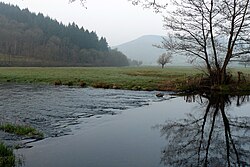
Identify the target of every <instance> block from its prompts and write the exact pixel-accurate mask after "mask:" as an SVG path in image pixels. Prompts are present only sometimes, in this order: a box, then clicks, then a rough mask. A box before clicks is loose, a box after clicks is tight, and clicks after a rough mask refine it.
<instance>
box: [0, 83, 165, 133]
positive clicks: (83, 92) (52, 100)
mask: <svg viewBox="0 0 250 167" xmlns="http://www.w3.org/2000/svg"><path fill="white" fill-rule="evenodd" d="M159 100H161V99H158V98H156V97H155V92H143V91H141V92H138V91H136V92H135V91H128V90H105V89H92V88H68V87H63V86H62V87H54V86H44V85H43V86H41V85H14V84H10V85H5V84H4V85H0V110H1V113H0V123H5V122H11V123H17V124H28V125H31V126H33V127H35V128H37V129H38V130H40V131H42V132H43V133H44V134H45V136H46V137H54V136H62V135H67V134H70V133H71V128H72V126H75V125H77V124H80V123H81V120H82V118H83V119H88V118H90V117H93V116H98V118H101V117H100V116H101V115H107V114H108V115H115V114H118V113H120V111H122V110H126V109H129V108H134V107H140V106H143V105H148V104H149V103H150V102H152V101H159ZM1 135H4V134H1Z"/></svg>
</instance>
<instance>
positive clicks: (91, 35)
mask: <svg viewBox="0 0 250 167" xmlns="http://www.w3.org/2000/svg"><path fill="white" fill-rule="evenodd" d="M0 27H1V29H0V66H88V67H91V66H127V65H128V64H129V63H128V59H127V57H126V56H125V55H124V54H123V53H121V52H119V51H118V50H114V49H111V48H110V47H109V46H108V43H107V41H106V38H105V37H101V38H99V37H98V36H97V34H96V32H94V31H89V30H87V29H84V28H83V27H80V28H79V27H78V25H76V24H75V23H74V22H73V23H69V24H68V25H64V24H62V23H59V22H58V21H57V20H54V19H51V18H50V17H48V16H44V15H43V14H41V13H38V14H35V13H32V12H30V11H29V10H28V9H23V10H21V9H20V8H19V7H17V6H13V5H8V4H5V3H2V2H1V3H0Z"/></svg>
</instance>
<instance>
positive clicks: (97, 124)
mask: <svg viewBox="0 0 250 167" xmlns="http://www.w3.org/2000/svg"><path fill="white" fill-rule="evenodd" d="M0 88H1V90H0V91H1V92H0V93H1V97H0V98H1V99H0V107H1V122H2V123H5V122H12V123H18V124H28V125H31V126H33V127H35V128H37V129H38V130H40V131H42V132H43V133H44V134H45V136H46V138H45V139H44V140H41V141H36V142H31V143H29V142H30V140H29V139H22V138H19V137H16V136H13V135H9V134H5V133H1V138H2V140H4V141H5V142H6V143H10V144H11V143H13V142H14V143H15V142H23V143H25V142H28V143H26V146H27V148H22V149H18V150H15V154H16V156H17V157H19V158H20V159H22V162H23V163H22V165H20V166H24V167H44V166H46V167H57V166H58V167H78V166H87V167H112V166H114V167H127V166H130V167H141V166H143V167H163V166H203V165H204V164H206V165H207V166H244V165H245V166H248V165H249V164H250V158H249V157H250V137H249V136H250V133H249V130H250V121H249V120H250V119H249V118H250V112H249V107H250V103H249V97H248V96H230V95H213V94H212V95H210V94H201V95H190V96H185V97H178V96H173V95H170V92H164V94H165V96H164V97H163V98H157V97H156V96H155V94H156V92H143V91H139V92H138V91H128V90H105V89H92V88H84V89H83V88H69V87H54V86H45V85H1V86H0Z"/></svg>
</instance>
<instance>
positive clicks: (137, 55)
mask: <svg viewBox="0 0 250 167" xmlns="http://www.w3.org/2000/svg"><path fill="white" fill-rule="evenodd" d="M162 41H163V37H162V36H159V35H145V36H141V37H139V38H137V39H135V40H132V41H129V42H126V43H123V44H121V45H118V46H113V47H112V48H117V49H118V50H119V51H121V52H122V53H124V54H125V55H126V56H127V57H128V58H130V59H135V60H141V61H143V65H156V64H157V63H156V61H157V59H158V57H159V56H160V55H161V54H162V53H164V52H165V50H164V49H160V48H157V47H155V46H153V45H161V44H162ZM171 65H175V66H188V65H190V64H188V63H187V62H186V59H185V58H183V57H182V56H173V59H172V64H171Z"/></svg>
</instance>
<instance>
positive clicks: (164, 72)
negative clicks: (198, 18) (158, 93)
mask: <svg viewBox="0 0 250 167" xmlns="http://www.w3.org/2000/svg"><path fill="white" fill-rule="evenodd" d="M197 73H199V71H198V70H195V69H193V68H190V67H181V68H178V67H167V68H165V69H161V68H158V67H140V68H132V67H125V68H115V67H114V68H111V67H107V68H104V67H100V68H98V67H94V68H90V67H87V68H84V67H82V68H66V67H65V68H42V67H41V68H40V67H39V68H35V67H34V68H33V67H32V68H27V67H14V68H13V67H10V68H8V67H3V68H0V82H2V83H3V82H13V83H39V84H58V85H60V84H63V85H70V86H71V85H74V86H80V85H82V86H84V85H85V84H86V85H87V86H93V87H104V88H120V89H136V90H138V89H139V90H156V89H159V88H160V87H162V86H163V84H164V82H166V81H171V80H175V79H177V78H185V77H187V76H192V75H196V74H197Z"/></svg>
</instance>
